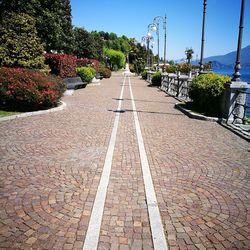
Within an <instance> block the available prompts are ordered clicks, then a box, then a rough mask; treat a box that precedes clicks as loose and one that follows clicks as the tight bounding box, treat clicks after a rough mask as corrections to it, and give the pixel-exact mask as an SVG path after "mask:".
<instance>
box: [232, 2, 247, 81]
mask: <svg viewBox="0 0 250 250" xmlns="http://www.w3.org/2000/svg"><path fill="white" fill-rule="evenodd" d="M244 12H245V0H242V1H241V11H240V25H239V35H238V47H237V55H236V61H235V67H234V74H233V78H232V81H236V82H239V81H240V52H241V46H242V35H243V23H244Z"/></svg>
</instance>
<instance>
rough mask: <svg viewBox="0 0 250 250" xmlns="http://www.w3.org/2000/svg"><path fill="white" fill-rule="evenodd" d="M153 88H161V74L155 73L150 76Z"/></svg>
mask: <svg viewBox="0 0 250 250" xmlns="http://www.w3.org/2000/svg"><path fill="white" fill-rule="evenodd" d="M151 84H152V85H153V86H161V72H156V73H154V74H153V75H152V83H151Z"/></svg>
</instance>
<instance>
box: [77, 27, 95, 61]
mask: <svg viewBox="0 0 250 250" xmlns="http://www.w3.org/2000/svg"><path fill="white" fill-rule="evenodd" d="M73 34H74V40H75V42H74V52H73V53H74V55H75V56H77V57H78V58H97V57H98V55H97V50H96V48H95V40H94V37H93V36H92V35H91V33H89V32H88V31H87V30H85V29H84V28H74V30H73Z"/></svg>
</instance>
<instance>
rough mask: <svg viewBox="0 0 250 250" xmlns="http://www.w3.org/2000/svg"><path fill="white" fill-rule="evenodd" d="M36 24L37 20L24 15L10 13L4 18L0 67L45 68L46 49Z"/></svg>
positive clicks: (0, 38)
mask: <svg viewBox="0 0 250 250" xmlns="http://www.w3.org/2000/svg"><path fill="white" fill-rule="evenodd" d="M0 2H1V1H0ZM35 24H36V21H35V19H34V18H33V17H30V16H29V15H27V14H24V13H21V14H15V13H10V14H8V15H6V16H4V17H3V20H2V22H1V25H0V66H7V67H22V68H35V69H43V68H44V57H43V51H44V48H43V45H42V44H41V41H40V39H39V38H38V36H37V31H36V27H35Z"/></svg>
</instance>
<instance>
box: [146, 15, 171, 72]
mask: <svg viewBox="0 0 250 250" xmlns="http://www.w3.org/2000/svg"><path fill="white" fill-rule="evenodd" d="M161 21H162V22H163V29H164V69H165V66H166V43H167V17H166V15H165V17H162V16H157V17H155V18H154V20H153V24H150V26H148V30H149V32H150V31H153V32H156V35H157V45H158V53H157V54H158V62H157V69H158V70H159V66H160V22H161ZM149 34H150V33H149Z"/></svg>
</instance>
